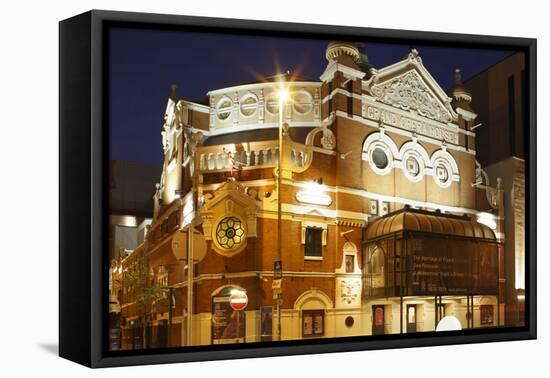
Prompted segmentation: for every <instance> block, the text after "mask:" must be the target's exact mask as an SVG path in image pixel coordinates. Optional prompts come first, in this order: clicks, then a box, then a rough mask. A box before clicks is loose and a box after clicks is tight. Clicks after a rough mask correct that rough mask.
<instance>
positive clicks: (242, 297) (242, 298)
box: [229, 291, 248, 311]
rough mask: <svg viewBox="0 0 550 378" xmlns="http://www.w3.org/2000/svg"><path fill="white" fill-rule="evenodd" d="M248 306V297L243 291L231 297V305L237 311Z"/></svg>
mask: <svg viewBox="0 0 550 378" xmlns="http://www.w3.org/2000/svg"><path fill="white" fill-rule="evenodd" d="M247 304H248V296H247V295H246V293H245V292H243V291H239V292H236V293H233V294H231V296H230V297H229V305H230V306H231V308H232V309H233V310H235V311H241V310H244V309H245V308H246V305H247Z"/></svg>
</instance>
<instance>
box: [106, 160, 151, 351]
mask: <svg viewBox="0 0 550 378" xmlns="http://www.w3.org/2000/svg"><path fill="white" fill-rule="evenodd" d="M109 171H110V177H109V209H110V211H109V213H110V214H109V222H110V232H109V257H110V261H111V266H110V268H109V273H110V274H109V321H110V327H109V328H110V339H111V349H118V348H120V314H121V305H120V303H121V300H122V298H121V296H120V293H121V290H120V287H121V282H120V281H119V280H117V279H116V278H115V274H114V273H115V272H114V271H115V269H117V268H118V266H119V265H120V261H122V259H124V258H126V257H127V256H128V255H130V254H131V253H132V252H133V251H134V250H135V249H136V248H137V247H138V246H139V245H141V244H142V243H143V242H144V241H145V237H146V234H147V231H148V227H149V226H150V225H151V222H152V217H153V209H152V204H153V202H152V199H151V196H152V194H153V193H154V190H155V189H154V188H155V183H156V182H157V181H158V177H159V175H160V172H161V167H160V165H154V164H142V163H135V162H127V161H120V160H112V161H111V162H110V170H109Z"/></svg>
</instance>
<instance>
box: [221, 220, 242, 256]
mask: <svg viewBox="0 0 550 378" xmlns="http://www.w3.org/2000/svg"><path fill="white" fill-rule="evenodd" d="M244 237H245V229H244V226H243V224H242V223H241V221H240V219H239V218H236V217H226V218H224V219H222V220H221V221H220V223H218V227H216V241H217V242H218V244H219V245H220V247H222V248H224V249H227V250H231V249H236V248H238V247H239V246H240V244H241V243H242V241H243V239H244Z"/></svg>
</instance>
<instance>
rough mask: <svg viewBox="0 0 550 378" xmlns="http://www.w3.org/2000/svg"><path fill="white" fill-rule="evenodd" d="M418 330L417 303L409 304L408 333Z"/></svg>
mask: <svg viewBox="0 0 550 378" xmlns="http://www.w3.org/2000/svg"><path fill="white" fill-rule="evenodd" d="M413 332H416V305H414V304H408V305H407V333H413Z"/></svg>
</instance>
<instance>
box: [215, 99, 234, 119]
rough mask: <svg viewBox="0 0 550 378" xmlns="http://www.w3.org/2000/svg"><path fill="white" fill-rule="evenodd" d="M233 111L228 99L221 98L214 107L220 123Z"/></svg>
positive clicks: (231, 102)
mask: <svg viewBox="0 0 550 378" xmlns="http://www.w3.org/2000/svg"><path fill="white" fill-rule="evenodd" d="M232 110H233V101H231V99H230V98H229V97H224V98H222V99H221V100H220V101H219V102H218V105H217V106H216V114H217V116H218V118H219V119H221V120H222V121H224V120H226V119H228V118H229V116H230V115H231V111H232Z"/></svg>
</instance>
